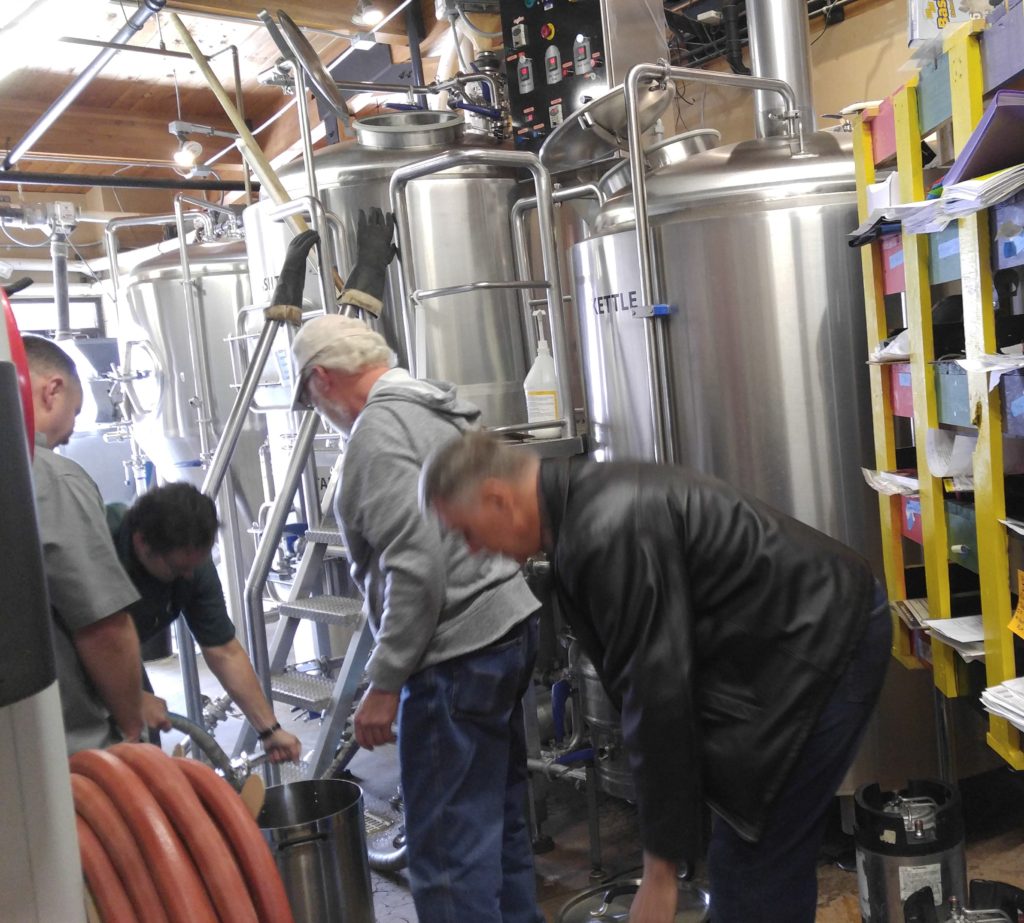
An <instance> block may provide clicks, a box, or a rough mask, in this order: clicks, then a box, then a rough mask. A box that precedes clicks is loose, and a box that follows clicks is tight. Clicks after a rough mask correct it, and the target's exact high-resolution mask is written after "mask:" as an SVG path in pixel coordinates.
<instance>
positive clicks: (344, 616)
mask: <svg viewBox="0 0 1024 923" xmlns="http://www.w3.org/2000/svg"><path fill="white" fill-rule="evenodd" d="M280 609H281V615H283V616H287V617H288V618H293V619H310V620H311V621H314V622H324V623H325V624H327V625H343V626H345V627H346V628H358V627H359V620H360V618H361V617H362V612H363V601H362V600H361V599H352V598H351V597H348V596H314V597H312V598H310V599H296V600H295V601H294V602H290V603H281V606H280Z"/></svg>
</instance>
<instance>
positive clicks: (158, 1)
mask: <svg viewBox="0 0 1024 923" xmlns="http://www.w3.org/2000/svg"><path fill="white" fill-rule="evenodd" d="M166 5H167V0H142V3H141V4H140V5H139V8H138V9H137V10H136V11H135V12H134V13H133V14H132V16H131V18H130V19H129V20H128V21H127V22H126V23H125V24H124V25H123V26H122V27H121V28H120V29H119V30H118V31H117V34H116V35H115V36H114V37H113V38H112V39H111V40H110V41H111V43H112V44H115V45H116V44H120V43H123V42H125V41H126V40H127V39H129V38H131V37H132V36H133V35H135V33H136V32H138V31H139V30H140V29H141V28H142V27H143V25H145V23H146V21H147V20H149V19H150V18H151V17H152V16H153V14H154V13H159V12H160V10H162V9H163V8H164V6H166ZM115 54H117V49H116V48H104V49H103V50H102V51H101V52H100V53H99V54H98V55H96V57H95V58H93V59H92V61H91V62H90V63H89V64H88V65H87V66H86V68H85V69H84V70H83V71H82V72H81V73H80V74H79V75H78V76H77V77H76V78H75V79H74V80H73V81H72V82H71V84H70V86H68V88H67V89H66V90H64V92H63V93H61V94H60V96H58V97H57V99H56V100H55V101H54V102H53V103H52V104H51V105H50V108H49V109H47V110H46V111H45V112H44V113H43V114H42V116H40V118H39V119H38V121H37V122H36V123H35V124H34V125H33V126H32V127H31V128H30V129H29V130H28V132H27V133H26V134H25V136H24V137H23V138H22V139H21V140H20V141H19V142H18V143H17V144H15V145H14V146H13V147H12V148H11V149H10V150H9V151H8V152H7V156H6V157H4V162H3V169H4V170H10V169H11V168H12V167H13V166H14V165H15V164H16V163H17V162H18V161H19V160H20V159H21V156H22V155H23V154H25V153H26V152H27V151H28V150H29V148H31V147H32V145H33V144H35V143H36V141H38V140H39V139H40V138H41V137H42V136H43V134H44V133H45V132H46V131H47V129H48V128H49V127H50V126H51V125H52V124H53V123H54V122H56V121H57V119H59V118H60V117H61V116H62V115H63V114H64V111H65V110H66V109H67V108H68V106H70V105H71V104H72V103H73V102H74V101H75V100H76V99H77V98H78V96H79V95H80V94H81V92H82V91H83V90H84V89H85V88H86V87H87V86H88V85H89V84H90V83H91V82H92V80H93V78H94V77H95V76H96V75H97V74H98V73H99V72H100V71H101V70H103V68H104V66H105V65H106V63H107V62H108V61H109V60H110V59H111V58H112V57H114V55H115Z"/></svg>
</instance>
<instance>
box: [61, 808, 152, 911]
mask: <svg viewBox="0 0 1024 923" xmlns="http://www.w3.org/2000/svg"><path fill="white" fill-rule="evenodd" d="M75 824H76V826H77V827H78V848H79V850H81V853H82V872H83V873H84V874H85V880H86V882H88V885H89V890H90V892H91V893H92V896H93V900H95V901H96V906H97V907H98V908H99V911H100V916H102V917H103V923H139V918H138V917H137V916H135V911H134V910H133V909H132V902H131V901H130V900H128V895H127V894H126V893H125V889H124V884H123V883H122V882H121V879H120V878H119V877H118V875H117V871H116V870H115V869H114V866H113V864H112V863H111V861H110V858H109V856H107V851H106V850H105V849H104V848H103V844H102V843H101V842H100V841H99V838H98V837H97V836H96V834H95V833H93V832H92V828H91V827H90V826H89V825H88V824H87V823H86V822H85V820H84V819H83V818H82V816H81V815H76V816H75Z"/></svg>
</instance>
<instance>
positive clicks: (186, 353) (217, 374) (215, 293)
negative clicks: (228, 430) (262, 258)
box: [118, 241, 264, 483]
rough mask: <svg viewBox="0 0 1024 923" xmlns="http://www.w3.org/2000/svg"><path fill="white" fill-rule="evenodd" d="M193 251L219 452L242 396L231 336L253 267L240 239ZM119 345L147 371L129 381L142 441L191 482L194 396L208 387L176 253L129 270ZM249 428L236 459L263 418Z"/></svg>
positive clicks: (196, 457) (247, 450) (129, 362)
mask: <svg viewBox="0 0 1024 923" xmlns="http://www.w3.org/2000/svg"><path fill="white" fill-rule="evenodd" d="M188 253H189V270H190V273H191V275H192V279H193V286H194V292H195V304H196V311H197V315H198V317H199V320H200V324H201V326H202V333H203V339H204V340H205V345H206V354H205V355H204V356H201V357H200V362H201V364H202V366H203V367H204V368H205V369H206V371H207V374H208V376H209V386H210V406H209V408H208V414H209V417H210V421H211V429H212V433H211V439H210V441H211V449H212V448H214V447H215V446H216V437H217V436H218V435H219V434H220V432H221V430H222V428H223V424H224V422H225V421H226V419H227V416H228V414H229V413H230V411H231V405H232V403H233V402H234V399H235V389H234V387H233V385H234V384H235V372H234V370H233V368H232V361H231V353H230V347H229V344H228V342H227V340H228V337H230V336H232V335H233V334H234V333H235V332H236V318H237V317H238V314H239V312H240V311H241V310H242V309H243V308H244V307H245V306H246V305H248V304H249V303H250V289H249V275H248V266H247V263H246V253H245V246H244V245H243V244H242V243H241V242H240V241H233V242H226V243H217V242H214V243H203V244H192V245H190V246H189V248H188ZM118 342H119V346H120V350H121V361H122V363H123V364H124V365H125V366H126V367H127V368H128V369H130V370H131V371H132V372H135V373H140V374H141V375H143V376H144V377H141V378H139V379H138V380H136V381H135V382H133V383H132V384H131V385H130V386H129V391H130V393H131V395H132V399H133V403H134V404H135V405H136V406H135V414H134V421H135V434H136V438H137V439H138V441H139V443H140V445H141V446H142V448H143V450H144V451H145V453H146V454H147V455H148V456H149V457H150V459H151V460H152V461H153V463H154V464H155V465H156V467H157V470H158V471H159V473H160V476H161V477H162V478H163V479H165V480H184V479H186V476H187V475H188V474H189V472H192V473H193V474H194V472H195V471H196V470H198V466H199V463H200V440H199V424H198V422H197V414H196V409H195V407H194V405H193V399H194V398H195V397H196V396H197V395H198V394H200V393H201V392H200V390H199V386H198V384H197V382H196V378H195V375H194V374H193V365H192V353H191V346H190V343H189V328H188V317H187V313H186V309H185V297H184V294H183V291H182V271H181V262H180V259H179V255H178V251H177V250H174V251H173V252H169V253H166V254H161V255H159V256H156V257H153V258H152V259H150V260H146V261H145V262H142V263H140V264H139V265H138V266H136V267H135V268H134V269H133V270H132V271H131V273H130V274H129V275H128V277H127V281H126V284H125V285H124V290H123V298H122V300H121V302H120V311H119V317H118ZM246 427H247V428H246V430H245V432H243V442H242V443H241V445H240V446H239V449H238V451H237V452H236V456H235V457H236V459H239V458H244V457H246V456H247V455H248V456H249V457H252V458H254V454H253V453H254V452H255V449H256V447H258V445H259V443H260V442H261V441H262V439H263V432H264V430H263V426H262V424H261V423H260V422H259V421H258V419H254V418H253V417H252V416H250V417H249V421H248V423H247V424H246ZM246 443H248V445H246ZM254 464H255V463H254ZM257 470H258V469H257ZM201 476H202V472H201V471H200V472H199V475H198V477H199V478H200V479H201ZM192 479H195V478H194V477H193V478H192ZM257 483H258V479H257Z"/></svg>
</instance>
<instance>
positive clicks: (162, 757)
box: [108, 743, 259, 923]
mask: <svg viewBox="0 0 1024 923" xmlns="http://www.w3.org/2000/svg"><path fill="white" fill-rule="evenodd" d="M108 752H110V753H112V754H113V755H114V756H116V757H117V758H118V759H119V760H121V761H122V762H123V763H125V764H126V765H127V766H128V767H129V768H130V769H131V770H132V771H133V772H134V773H135V774H136V775H137V776H138V777H139V778H140V779H141V780H142V781H143V783H144V784H145V786H146V787H147V788H148V789H149V790H150V791H151V792H152V793H153V795H154V796H155V797H156V799H157V801H158V802H159V804H160V805H161V806H162V807H163V809H164V812H165V813H166V814H167V816H168V818H170V821H171V823H172V824H173V825H174V828H175V830H177V832H178V836H179V837H181V841H182V842H183V843H184V844H185V845H186V847H187V848H188V851H189V854H190V855H191V856H192V861H193V862H194V863H195V867H196V870H197V871H198V872H199V876H200V877H201V878H202V880H203V884H205V886H206V891H207V893H208V894H209V896H210V900H211V901H212V903H213V906H214V908H215V910H216V911H217V916H218V918H219V920H220V923H259V919H258V917H257V916H256V908H255V907H254V906H253V904H252V900H251V899H250V898H249V894H248V890H247V888H246V885H245V881H244V879H243V878H242V873H241V872H240V871H239V869H238V865H237V864H236V863H235V859H234V856H233V854H232V852H231V847H230V846H229V845H228V843H227V842H226V841H225V839H224V837H223V835H222V834H221V832H220V831H219V830H218V829H217V827H216V825H215V824H214V823H213V821H212V820H211V819H210V816H209V814H207V813H206V811H204V810H203V806H202V804H201V803H200V801H199V798H198V797H197V796H196V794H195V792H194V791H193V790H192V786H191V784H189V781H188V779H187V778H186V777H185V775H184V773H182V771H181V770H180V769H179V768H178V765H177V764H176V763H175V762H174V761H173V760H169V759H168V758H167V756H166V754H164V752H163V751H162V750H161V749H160V748H159V747H155V746H153V745H152V744H126V743H125V744H115V745H114V746H113V747H111V748H110V750H109V751H108Z"/></svg>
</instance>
